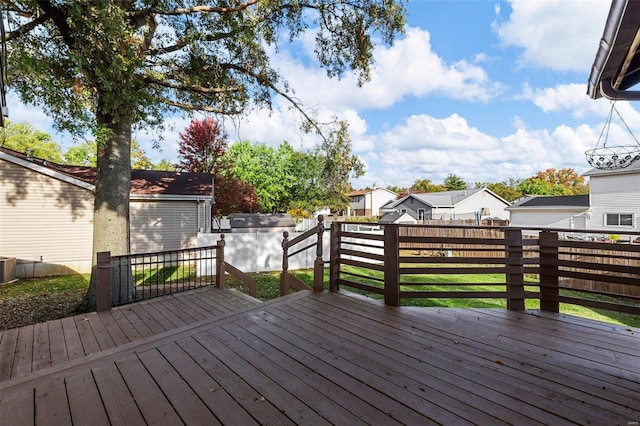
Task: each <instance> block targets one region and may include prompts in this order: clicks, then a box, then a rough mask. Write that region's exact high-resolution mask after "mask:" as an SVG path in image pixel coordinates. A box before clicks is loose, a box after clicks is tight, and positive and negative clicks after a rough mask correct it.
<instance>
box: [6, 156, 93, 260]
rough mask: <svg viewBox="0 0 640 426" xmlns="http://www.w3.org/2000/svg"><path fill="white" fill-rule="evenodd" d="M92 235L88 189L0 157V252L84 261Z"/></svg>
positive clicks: (91, 195) (91, 216)
mask: <svg viewBox="0 0 640 426" xmlns="http://www.w3.org/2000/svg"><path fill="white" fill-rule="evenodd" d="M92 235H93V194H92V193H91V192H90V191H88V190H86V189H82V188H79V187H77V186H75V185H72V184H69V183H66V182H63V181H60V180H58V179H55V178H52V177H48V176H45V175H42V174H40V173H37V172H34V171H32V170H29V169H26V168H23V167H21V166H18V165H15V164H13V163H10V162H8V161H4V160H0V256H10V257H15V258H16V259H18V261H19V262H33V261H34V260H38V261H39V260H40V258H42V261H43V262H44V263H67V264H71V263H73V262H81V261H86V260H87V259H90V257H91V245H92Z"/></svg>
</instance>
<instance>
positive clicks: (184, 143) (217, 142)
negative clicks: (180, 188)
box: [175, 117, 260, 216]
mask: <svg viewBox="0 0 640 426" xmlns="http://www.w3.org/2000/svg"><path fill="white" fill-rule="evenodd" d="M179 135H180V142H179V144H178V158H179V163H178V164H176V165H175V167H176V169H177V170H182V171H187V172H192V173H209V174H211V175H213V190H214V195H215V203H214V205H213V208H212V214H213V215H214V216H223V215H228V214H230V213H257V212H260V203H259V201H258V195H257V194H256V190H255V188H254V187H253V186H252V185H250V184H248V183H246V182H243V181H241V180H240V179H238V178H237V177H236V176H234V175H233V165H232V164H229V162H228V161H223V157H224V155H225V153H226V152H227V141H226V137H227V136H226V134H225V133H224V131H223V130H222V128H221V126H220V125H219V124H218V122H217V121H216V120H214V119H213V118H211V117H208V118H205V119H204V120H193V121H192V122H191V123H190V124H189V126H187V128H186V129H185V130H184V133H180V134H179Z"/></svg>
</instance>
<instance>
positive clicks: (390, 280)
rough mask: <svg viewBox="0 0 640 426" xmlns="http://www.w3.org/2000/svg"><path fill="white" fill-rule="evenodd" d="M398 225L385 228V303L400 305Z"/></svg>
mask: <svg viewBox="0 0 640 426" xmlns="http://www.w3.org/2000/svg"><path fill="white" fill-rule="evenodd" d="M399 234H400V232H399V227H398V225H385V227H384V303H385V304H387V305H391V306H399V305H400V241H399Z"/></svg>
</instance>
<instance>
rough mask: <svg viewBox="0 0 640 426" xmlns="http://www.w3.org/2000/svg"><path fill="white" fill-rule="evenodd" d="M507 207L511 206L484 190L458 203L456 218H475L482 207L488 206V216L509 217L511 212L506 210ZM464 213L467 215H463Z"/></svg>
mask: <svg viewBox="0 0 640 426" xmlns="http://www.w3.org/2000/svg"><path fill="white" fill-rule="evenodd" d="M505 207H509V206H508V205H507V204H505V203H504V202H502V201H500V200H499V199H497V198H496V197H494V196H493V195H491V194H489V193H487V192H486V191H482V192H478V193H477V194H475V195H473V196H471V197H469V198H467V199H466V200H463V201H461V202H460V203H458V204H457V205H456V218H458V219H475V212H479V211H480V210H481V209H483V208H487V209H489V214H488V215H487V216H491V217H499V218H500V219H508V218H509V212H507V211H506V210H505ZM463 214H464V215H466V216H467V217H463V216H462V215H463Z"/></svg>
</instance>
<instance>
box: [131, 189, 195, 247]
mask: <svg viewBox="0 0 640 426" xmlns="http://www.w3.org/2000/svg"><path fill="white" fill-rule="evenodd" d="M130 209H131V252H132V253H148V252H153V251H163V250H177V249H181V248H187V247H195V245H196V237H197V234H198V204H197V203H196V202H195V201H161V202H157V201H135V200H132V201H131V204H130Z"/></svg>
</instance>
